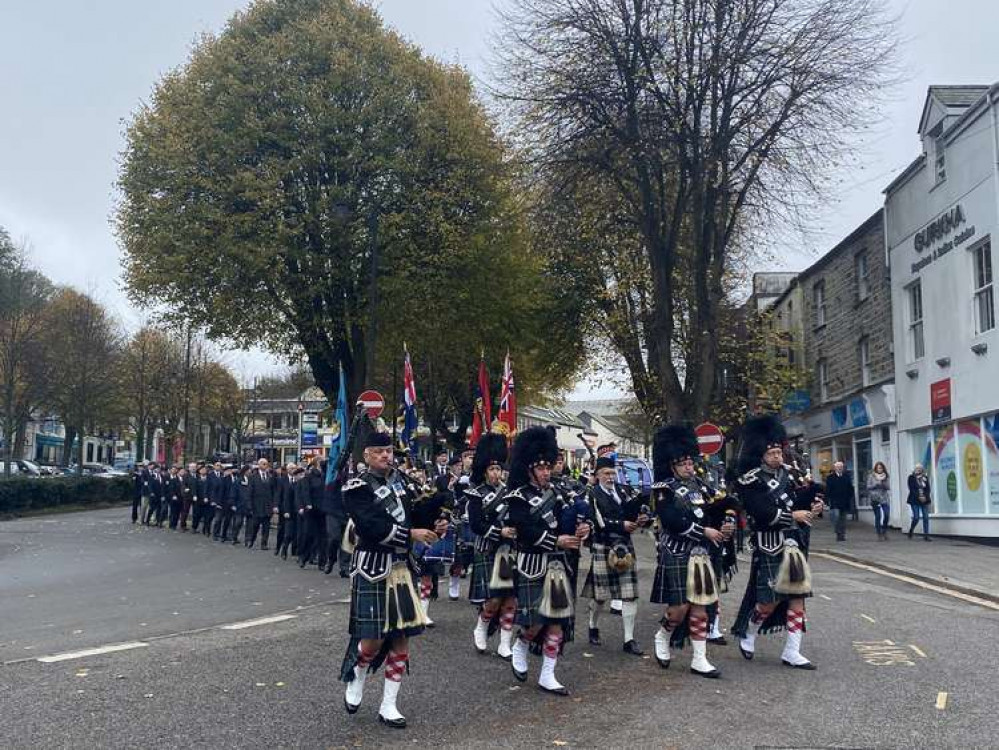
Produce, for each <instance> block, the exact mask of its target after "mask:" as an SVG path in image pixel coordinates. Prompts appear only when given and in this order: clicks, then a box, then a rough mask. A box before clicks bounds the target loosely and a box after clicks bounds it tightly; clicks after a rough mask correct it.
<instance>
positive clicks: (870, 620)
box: [860, 613, 877, 622]
mask: <svg viewBox="0 0 999 750" xmlns="http://www.w3.org/2000/svg"><path fill="white" fill-rule="evenodd" d="M860 616H861V617H863V618H864V619H865V620H867V621H868V622H877V620H875V619H874V618H873V617H871V616H870V615H865V614H863V613H861V614H860Z"/></svg>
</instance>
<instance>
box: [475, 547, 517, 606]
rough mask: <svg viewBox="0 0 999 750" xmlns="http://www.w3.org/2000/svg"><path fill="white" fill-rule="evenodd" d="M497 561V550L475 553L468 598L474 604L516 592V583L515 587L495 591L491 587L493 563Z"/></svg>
mask: <svg viewBox="0 0 999 750" xmlns="http://www.w3.org/2000/svg"><path fill="white" fill-rule="evenodd" d="M495 562H496V551H495V550H493V551H491V552H476V553H475V557H474V559H473V561H472V583H471V585H470V586H469V587H468V600H469V601H470V602H471V603H472V604H482V603H483V602H484V601H487V600H488V599H493V598H496V597H506V596H513V595H514V593H515V592H516V583H515V584H514V588H509V589H499V590H498V591H493V590H491V589H490V588H489V581H491V580H492V577H493V565H494V564H495ZM514 580H516V579H514Z"/></svg>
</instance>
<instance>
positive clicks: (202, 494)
mask: <svg viewBox="0 0 999 750" xmlns="http://www.w3.org/2000/svg"><path fill="white" fill-rule="evenodd" d="M195 487H196V489H195V497H196V500H195V502H197V504H198V508H199V510H200V511H201V533H202V534H204V535H205V536H211V534H212V521H213V520H214V518H215V508H213V507H212V498H211V495H210V491H209V488H210V484H209V482H208V467H207V466H205V465H204V464H201V465H200V466H199V467H198V479H197V483H196V485H195Z"/></svg>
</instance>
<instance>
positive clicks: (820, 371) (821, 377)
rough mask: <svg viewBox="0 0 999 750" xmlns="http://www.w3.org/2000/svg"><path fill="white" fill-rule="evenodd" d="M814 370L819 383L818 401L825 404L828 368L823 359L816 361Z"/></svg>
mask: <svg viewBox="0 0 999 750" xmlns="http://www.w3.org/2000/svg"><path fill="white" fill-rule="evenodd" d="M816 370H817V372H816V376H817V379H818V381H819V400H820V401H822V402H825V401H828V400H829V367H828V365H827V364H826V361H825V360H824V359H820V360H819V361H818V364H817V366H816Z"/></svg>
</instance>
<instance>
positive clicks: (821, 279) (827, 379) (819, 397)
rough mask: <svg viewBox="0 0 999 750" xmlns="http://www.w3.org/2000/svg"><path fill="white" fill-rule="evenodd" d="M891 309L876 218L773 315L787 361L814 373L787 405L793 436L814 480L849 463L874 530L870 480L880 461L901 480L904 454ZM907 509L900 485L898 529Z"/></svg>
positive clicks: (801, 278)
mask: <svg viewBox="0 0 999 750" xmlns="http://www.w3.org/2000/svg"><path fill="white" fill-rule="evenodd" d="M891 304H892V300H891V287H890V279H889V273H888V268H887V265H886V261H885V245H884V222H883V212H882V211H880V210H879V211H877V212H876V213H875V214H874V215H872V216H871V217H870V218H868V219H867V220H866V221H865V222H864V223H863V224H861V225H860V226H859V227H857V228H856V229H855V230H854V231H853V232H851V233H850V234H849V235H848V236H847V237H846V238H844V239H843V240H842V241H841V242H839V243H838V244H837V245H836V246H835V247H833V248H832V249H831V250H830V251H829V252H827V253H826V254H825V255H823V256H822V257H821V258H819V260H817V261H816V262H815V263H814V264H812V266H811V267H809V268H807V269H806V270H804V271H802V272H801V273H800V274H799V275H798V276H797V278H796V279H794V281H793V282H792V283H791V285H790V286H789V287H788V288H787V289H786V290H785V291H784V293H783V294H781V295H780V297H778V298H777V299H776V300H774V301H773V302H772V304H771V307H770V311H769V312H770V315H771V320H772V324H773V326H774V328H775V330H776V331H777V332H778V333H781V334H783V335H784V339H785V340H786V343H787V345H786V347H785V349H786V351H784V352H783V354H784V356H786V357H787V359H788V362H789V363H790V364H793V365H798V366H800V367H802V368H804V369H805V370H806V371H807V372H808V373H809V386H808V388H807V389H803V390H802V391H800V392H796V393H794V394H792V396H791V398H789V399H788V400H787V401H786V402H785V405H784V409H783V417H784V425H785V427H786V428H787V431H788V436H789V438H790V440H791V442H792V443H793V444H794V445H795V446H796V447H797V448H798V449H799V450H801V451H803V452H806V453H807V454H808V456H809V459H810V462H811V468H812V472H813V474H814V475H815V476H816V477H823V478H824V477H825V476H826V475H827V474H828V473H829V472H830V471H832V468H833V464H835V463H836V462H837V461H842V462H843V463H844V464H845V466H846V470H847V472H849V474H850V475H851V477H852V478H853V484H854V489H855V492H856V501H857V507H858V509H859V511H860V513H861V514H862V515H863V517H866V518H867V519H868V520H870V521H871V523H873V515H872V514H871V513H870V501H869V500H868V497H867V492H866V482H867V475H868V473H869V472H870V470H871V469H872V468H873V466H874V464H875V463H876V462H878V461H881V462H883V463H884V464H885V466H887V467H889V472H890V473H894V472H892V471H891V467H892V466H894V465H895V464H896V460H897V459H896V456H897V452H898V448H897V439H896V435H895V433H896V427H895V385H894V381H895V363H894V359H893V354H892V323H891V320H892V316H891ZM903 502H904V501H903V499H902V498H901V495H900V494H899V487H898V483H897V482H895V483H894V486H893V497H892V499H891V503H892V513H893V516H894V517H895V518H896V522H897V519H899V518H900V517H901V515H902V508H903Z"/></svg>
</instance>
